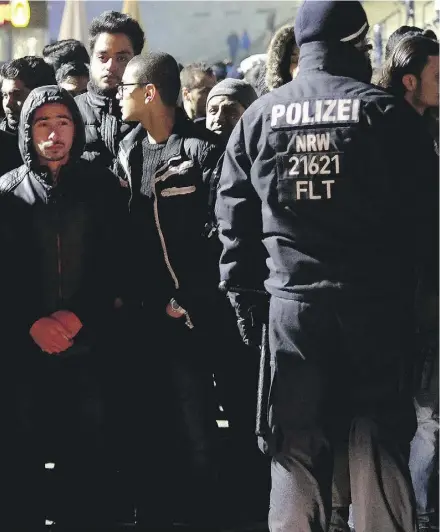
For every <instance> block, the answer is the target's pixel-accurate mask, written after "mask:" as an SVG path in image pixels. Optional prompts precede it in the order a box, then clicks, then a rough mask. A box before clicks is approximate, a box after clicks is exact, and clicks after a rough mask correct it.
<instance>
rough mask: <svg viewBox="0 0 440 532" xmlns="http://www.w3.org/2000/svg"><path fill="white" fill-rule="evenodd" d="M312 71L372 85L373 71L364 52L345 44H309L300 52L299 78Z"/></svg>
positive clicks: (302, 47) (318, 42)
mask: <svg viewBox="0 0 440 532" xmlns="http://www.w3.org/2000/svg"><path fill="white" fill-rule="evenodd" d="M310 70H322V71H324V72H328V73H329V74H332V75H333V76H345V77H349V78H353V79H356V80H357V81H362V82H364V83H370V81H371V76H372V74H373V69H372V66H371V62H369V61H368V60H367V58H366V56H365V54H364V53H363V52H360V51H359V50H357V49H356V48H355V47H354V46H353V45H351V44H346V43H343V42H332V43H327V42H321V41H316V42H309V43H306V44H303V45H302V46H301V48H300V52H299V70H298V76H303V75H304V74H305V73H306V72H307V71H310Z"/></svg>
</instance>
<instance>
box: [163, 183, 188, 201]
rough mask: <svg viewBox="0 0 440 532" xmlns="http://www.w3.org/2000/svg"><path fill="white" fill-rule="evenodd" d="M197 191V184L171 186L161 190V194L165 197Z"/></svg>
mask: <svg viewBox="0 0 440 532" xmlns="http://www.w3.org/2000/svg"><path fill="white" fill-rule="evenodd" d="M195 191H196V187H195V185H191V186H189V187H170V188H164V189H163V190H161V191H160V195H161V196H162V197H164V198H169V197H171V196H183V195H185V194H192V193H194V192H195Z"/></svg>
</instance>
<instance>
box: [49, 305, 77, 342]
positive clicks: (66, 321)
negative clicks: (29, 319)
mask: <svg viewBox="0 0 440 532" xmlns="http://www.w3.org/2000/svg"><path fill="white" fill-rule="evenodd" d="M51 317H52V318H54V319H56V320H57V321H58V322H59V323H61V325H62V326H63V327H64V328H65V329H66V330H67V331H68V333H69V337H70V338H75V336H76V335H77V334H78V333H79V331H80V330H81V328H82V323H81V320H80V319H79V318H78V316H77V315H76V314H74V313H73V312H70V310H57V311H56V312H54V313H53V314H52V315H51Z"/></svg>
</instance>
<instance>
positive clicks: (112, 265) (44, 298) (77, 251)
mask: <svg viewBox="0 0 440 532" xmlns="http://www.w3.org/2000/svg"><path fill="white" fill-rule="evenodd" d="M50 103H57V104H63V105H65V106H66V107H67V108H68V109H69V111H70V113H71V115H72V118H73V121H74V124H75V134H74V140H73V144H72V148H71V150H70V158H69V161H68V163H67V164H66V165H64V166H62V167H61V169H60V172H59V175H58V178H57V182H56V184H54V183H53V181H52V177H51V174H50V172H49V170H48V168H47V167H45V166H41V165H40V163H39V159H38V157H37V154H36V152H35V150H34V147H33V142H32V120H33V116H34V113H35V111H36V110H37V109H38V108H39V107H41V106H43V105H45V104H50ZM18 139H19V147H20V151H21V155H22V157H23V161H24V164H23V165H22V166H20V167H19V168H16V169H15V170H12V171H10V172H9V173H7V174H5V175H4V176H3V177H1V178H0V245H1V249H2V250H3V251H4V255H3V261H2V264H1V268H2V270H3V271H2V273H3V278H4V279H7V280H8V282H7V283H5V286H4V289H3V299H2V302H1V307H0V308H1V311H2V314H3V316H4V317H5V320H3V324H5V323H6V324H7V325H8V327H9V328H10V329H12V330H15V331H16V332H20V333H22V334H23V333H24V332H25V331H26V332H27V331H28V329H29V327H30V326H31V325H32V323H33V322H34V321H36V320H38V319H39V318H41V317H44V316H48V315H50V314H51V313H53V312H54V311H56V310H70V311H72V312H74V313H75V314H76V315H77V316H78V317H79V319H80V320H81V321H82V323H83V325H84V327H83V330H82V332H81V335H82V336H83V337H93V336H95V335H96V334H97V333H98V331H99V330H101V329H102V328H103V327H104V326H105V323H106V321H107V317H108V315H109V312H110V311H111V308H112V304H113V301H114V298H115V296H116V293H117V291H118V289H117V284H118V282H117V273H118V269H119V266H118V260H119V258H120V255H121V254H119V243H120V238H119V236H118V235H119V234H120V229H121V223H120V219H121V215H122V212H123V211H122V206H121V205H120V203H119V199H120V194H119V190H120V187H119V183H118V180H117V178H116V177H115V176H114V174H112V173H111V172H110V171H109V170H107V169H105V168H103V167H101V166H99V165H97V164H94V163H90V162H88V161H85V160H83V159H81V154H82V152H83V148H84V125H83V122H82V119H81V115H80V113H79V110H78V107H77V105H76V103H75V101H74V100H73V98H72V97H71V96H70V95H69V94H68V93H67V92H66V91H65V90H63V89H60V88H58V87H57V86H55V85H53V86H52V85H51V86H46V87H39V88H37V89H34V90H33V91H32V92H31V94H30V95H29V96H28V98H27V99H26V102H25V104H24V105H23V109H22V112H21V118H20V127H19V132H18Z"/></svg>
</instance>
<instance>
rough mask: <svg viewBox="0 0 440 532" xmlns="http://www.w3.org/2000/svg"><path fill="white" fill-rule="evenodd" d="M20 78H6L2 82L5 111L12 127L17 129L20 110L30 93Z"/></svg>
mask: <svg viewBox="0 0 440 532" xmlns="http://www.w3.org/2000/svg"><path fill="white" fill-rule="evenodd" d="M30 92H31V91H30V89H28V88H27V87H26V86H25V84H24V83H23V82H22V81H21V80H20V79H4V80H3V83H2V102H3V111H4V112H5V116H6V120H7V122H8V126H9V128H10V129H13V130H16V129H17V127H18V122H19V120H20V111H21V108H22V106H23V103H24V101H25V100H26V98H27V97H28V94H29V93H30Z"/></svg>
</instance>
